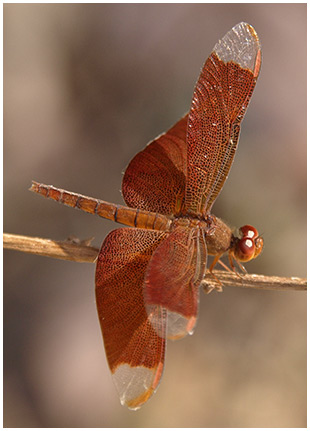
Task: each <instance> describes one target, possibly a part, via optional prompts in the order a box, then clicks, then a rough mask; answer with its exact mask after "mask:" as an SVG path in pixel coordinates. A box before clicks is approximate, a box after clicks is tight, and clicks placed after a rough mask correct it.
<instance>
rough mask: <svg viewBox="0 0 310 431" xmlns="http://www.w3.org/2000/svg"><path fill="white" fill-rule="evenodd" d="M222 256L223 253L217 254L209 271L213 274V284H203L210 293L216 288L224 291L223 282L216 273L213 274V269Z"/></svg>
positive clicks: (204, 288)
mask: <svg viewBox="0 0 310 431" xmlns="http://www.w3.org/2000/svg"><path fill="white" fill-rule="evenodd" d="M220 257H221V254H218V255H217V256H215V257H214V259H213V262H212V263H211V265H210V268H209V273H210V275H211V276H212V279H213V281H214V283H212V284H210V283H209V284H208V285H207V284H205V285H204V286H203V290H204V291H205V293H210V292H212V290H214V289H216V290H217V291H218V292H222V291H223V285H222V282H221V281H220V280H219V279H218V278H217V277H216V275H214V274H213V269H214V267H215V265H216V264H217V262H218V261H219V260H220Z"/></svg>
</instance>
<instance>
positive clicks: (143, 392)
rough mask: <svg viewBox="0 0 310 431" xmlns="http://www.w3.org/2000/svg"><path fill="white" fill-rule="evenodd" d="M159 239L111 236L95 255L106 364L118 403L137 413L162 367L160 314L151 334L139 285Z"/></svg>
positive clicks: (138, 233)
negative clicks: (119, 401)
mask: <svg viewBox="0 0 310 431" xmlns="http://www.w3.org/2000/svg"><path fill="white" fill-rule="evenodd" d="M165 235H166V234H164V233H161V232H157V231H152V230H145V229H136V228H121V229H117V230H114V231H112V232H111V233H110V234H109V235H108V236H107V238H106V239H105V241H104V242H103V245H102V248H101V250H100V253H99V255H98V260H97V268H96V301H97V309H98V315H99V321H100V325H101V330H102V334H103V339H104V345H105V351H106V355H107V359H108V363H109V366H110V369H111V372H112V375H113V379H114V382H115V385H116V387H117V389H118V392H119V395H120V399H121V403H122V404H125V405H127V406H128V407H129V408H131V409H137V408H139V407H140V406H141V405H142V404H143V403H144V402H146V401H147V400H148V398H149V397H150V396H151V395H152V393H153V392H154V391H155V390H156V387H157V386H158V383H159V381H160V377H161V374H162V371H163V366H164V357H165V343H166V341H165V339H166V332H165V331H166V320H165V310H163V309H162V307H160V306H158V307H155V309H154V310H153V311H154V315H153V316H154V317H153V318H154V319H156V330H155V329H154V328H153V326H152V324H151V323H150V321H149V318H148V315H147V313H146V311H145V307H144V298H143V292H142V289H143V282H144V275H145V271H146V268H147V265H148V263H149V260H150V258H151V256H152V254H153V252H154V251H155V249H156V248H157V247H158V245H159V244H160V242H161V241H162V240H163V239H164V238H165Z"/></svg>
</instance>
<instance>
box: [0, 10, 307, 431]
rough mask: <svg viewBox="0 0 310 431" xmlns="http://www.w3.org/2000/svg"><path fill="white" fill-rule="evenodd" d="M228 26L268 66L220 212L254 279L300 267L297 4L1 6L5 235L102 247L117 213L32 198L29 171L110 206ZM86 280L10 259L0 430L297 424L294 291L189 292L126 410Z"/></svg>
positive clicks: (61, 268) (302, 218)
mask: <svg viewBox="0 0 310 431" xmlns="http://www.w3.org/2000/svg"><path fill="white" fill-rule="evenodd" d="M240 21H246V22H249V23H250V24H252V25H253V26H254V27H255V29H256V31H257V33H258V35H259V37H260V39H261V43H262V48H263V63H262V69H261V75H260V78H259V80H258V83H257V86H256V89H255V91H254V95H253V98H252V101H251V103H250V106H249V108H248V112H247V114H246V117H245V119H244V121H243V124H242V132H241V139H240V144H239V149H238V152H237V155H236V159H235V162H234V165H233V168H232V171H231V174H230V177H229V180H228V181H227V182H226V184H225V187H224V189H223V191H222V193H221V195H220V197H219V198H218V200H217V202H216V204H215V206H214V207H213V209H214V213H215V214H216V215H217V216H219V217H222V218H223V219H224V220H225V221H227V222H228V223H229V224H230V225H231V226H232V227H239V226H242V225H243V224H252V225H254V226H256V227H257V229H258V230H259V232H260V233H262V234H263V236H264V240H265V249H264V252H263V253H262V255H261V256H260V257H259V258H258V259H257V260H255V261H253V262H251V263H249V264H247V265H246V267H247V269H248V271H249V272H254V273H260V274H266V275H278V276H299V277H305V276H306V5H305V4H229V5H228V4H199V5H198V4H169V5H168V4H149V5H146V4H135V5H134V4H114V5H110V4H95V5H91V4H89V5H85V4H84V5H83V4H79V5H73V4H72V5H62V4H49V5H40V4H32V5H29V4H28V5H27V4H15V5H14V4H5V5H4V231H5V232H9V233H15V234H23V235H31V236H38V237H44V238H51V239H55V240H64V239H66V238H67V237H68V236H69V235H75V236H77V237H78V238H80V239H85V238H89V237H92V236H94V237H95V239H94V242H93V244H94V245H95V246H98V247H99V246H100V244H101V242H102V241H103V239H104V238H105V236H106V235H107V234H108V232H109V231H111V230H112V229H115V228H116V227H117V226H116V225H115V224H114V223H112V222H110V221H105V220H103V219H100V218H98V217H94V216H90V215H87V214H84V213H82V212H79V211H74V210H72V209H70V208H67V207H64V206H61V205H56V204H55V203H54V202H52V201H48V200H45V199H42V198H41V197H39V196H36V195H34V194H31V193H30V192H28V188H29V186H30V184H31V180H32V179H33V180H36V181H40V182H43V183H46V184H53V185H54V186H58V187H61V188H64V189H67V190H71V191H75V192H79V193H82V194H86V195H89V196H93V197H97V198H101V199H104V200H107V201H111V202H115V203H122V197H121V194H120V191H119V190H120V187H121V180H122V172H123V171H124V169H125V168H126V165H127V164H128V163H129V161H130V160H131V158H132V157H133V156H134V155H135V154H136V153H137V152H138V151H140V150H141V149H143V148H144V146H145V145H146V144H147V143H148V142H149V141H150V140H152V139H153V138H154V137H156V136H157V135H158V134H160V133H162V132H163V131H166V130H167V129H168V128H169V127H170V126H171V125H172V124H174V123H175V122H176V121H177V120H178V119H179V118H180V117H181V116H182V115H183V114H184V113H185V112H186V111H187V110H188V109H189V106H190V102H191V96H192V92H193V88H194V85H195V82H196V79H197V77H198V75H199V71H200V68H201V67H202V65H203V63H204V62H205V60H206V58H207V57H208V55H209V54H210V52H211V50H212V48H213V46H214V45H215V43H216V42H217V41H218V39H220V38H221V37H222V36H224V34H225V33H226V32H227V31H228V30H230V29H231V28H232V27H233V26H234V25H235V24H237V23H238V22H240ZM94 273H95V265H92V264H78V263H73V262H65V261H61V260H53V259H49V258H45V257H38V256H34V255H27V254H22V253H18V252H14V251H8V250H6V251H5V253H4V320H5V321H4V324H5V326H4V421H5V422H4V425H5V426H6V427H124V426H126V427H305V426H306V294H305V293H303V292H271V291H262V292H260V291H255V290H252V289H251V290H250V289H249V290H247V289H241V288H240V289H238V288H235V287H231V288H225V291H224V292H223V293H221V294H219V293H216V292H213V293H211V294H210V295H208V296H206V295H204V294H203V293H201V300H200V315H199V321H198V325H197V328H196V331H195V333H194V335H193V336H191V337H187V338H186V339H183V340H181V341H179V342H169V343H168V348H167V357H166V367H165V372H164V377H163V379H162V382H161V385H160V387H159V389H158V391H157V394H156V395H155V396H154V397H153V398H152V399H151V400H150V401H149V402H148V403H147V404H146V405H145V406H144V407H143V408H142V409H141V410H139V411H137V412H131V411H128V410H127V409H126V408H124V407H121V405H120V404H119V399H118V395H117V393H116V390H115V389H114V386H113V382H112V379H111V376H110V372H109V369H108V366H107V362H106V359H105V353H104V348H103V344H102V339H101V333H100V328H99V324H98V321H97V315H96V307H95V295H94Z"/></svg>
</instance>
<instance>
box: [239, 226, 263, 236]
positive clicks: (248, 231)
mask: <svg viewBox="0 0 310 431" xmlns="http://www.w3.org/2000/svg"><path fill="white" fill-rule="evenodd" d="M239 231H240V234H241V235H242V236H243V238H245V237H246V238H253V239H255V238H257V237H258V232H257V230H256V229H255V227H253V226H251V225H249V224H247V225H245V226H242V227H241V228H240V229H239Z"/></svg>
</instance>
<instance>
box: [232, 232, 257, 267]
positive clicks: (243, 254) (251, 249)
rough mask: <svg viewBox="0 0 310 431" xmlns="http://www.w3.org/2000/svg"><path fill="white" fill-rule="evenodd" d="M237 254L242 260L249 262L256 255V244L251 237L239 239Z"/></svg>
mask: <svg viewBox="0 0 310 431" xmlns="http://www.w3.org/2000/svg"><path fill="white" fill-rule="evenodd" d="M235 256H236V258H237V259H238V260H240V261H241V262H247V261H249V260H251V259H253V257H254V256H255V244H254V241H253V240H252V239H251V238H241V239H240V240H239V241H238V244H237V247H236V250H235Z"/></svg>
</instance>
